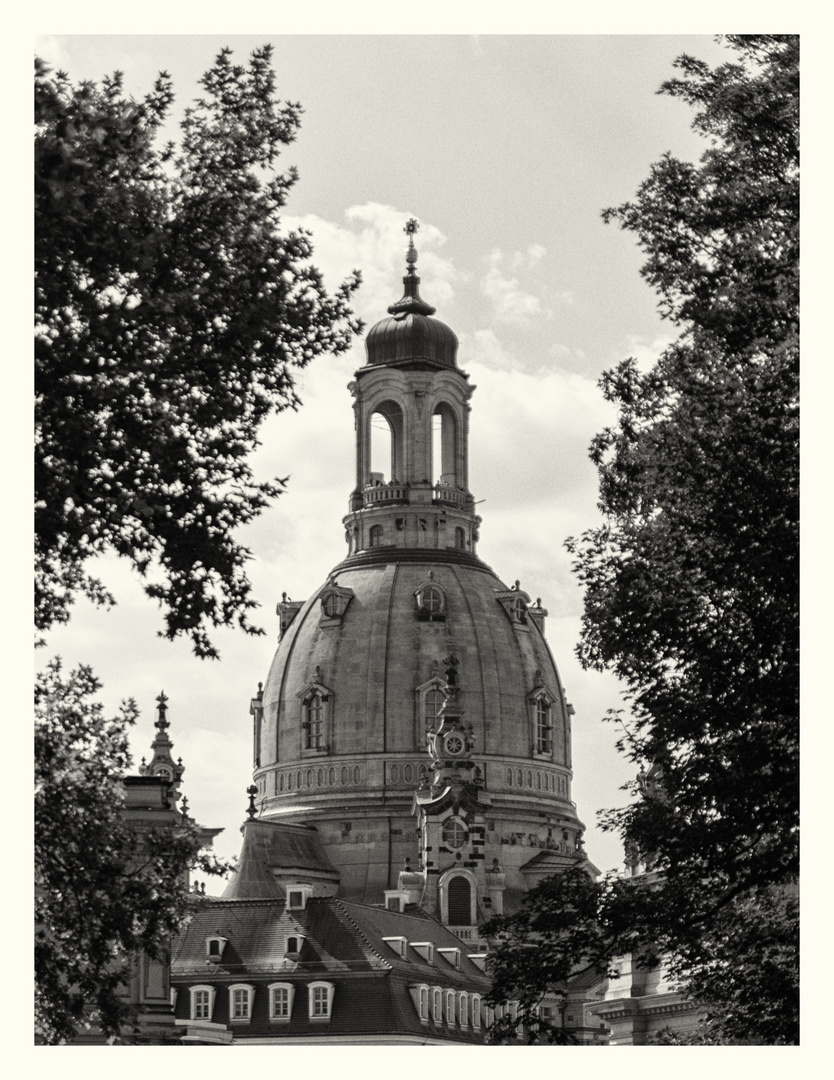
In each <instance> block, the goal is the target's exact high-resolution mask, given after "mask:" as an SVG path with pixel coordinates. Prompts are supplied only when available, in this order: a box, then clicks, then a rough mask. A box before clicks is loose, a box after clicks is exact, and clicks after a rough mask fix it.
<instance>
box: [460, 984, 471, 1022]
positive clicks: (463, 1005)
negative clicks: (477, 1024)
mask: <svg viewBox="0 0 834 1080" xmlns="http://www.w3.org/2000/svg"><path fill="white" fill-rule="evenodd" d="M458 1023H459V1024H460V1026H461V1027H462V1028H465V1027H468V1026H469V994H467V992H466V991H465V990H461V991H460V992H459V993H458Z"/></svg>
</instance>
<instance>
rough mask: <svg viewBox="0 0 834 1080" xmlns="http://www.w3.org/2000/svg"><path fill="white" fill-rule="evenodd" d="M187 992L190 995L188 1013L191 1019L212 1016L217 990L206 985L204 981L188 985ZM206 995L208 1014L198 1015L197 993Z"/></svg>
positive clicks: (208, 1018) (205, 1018) (209, 1017)
mask: <svg viewBox="0 0 834 1080" xmlns="http://www.w3.org/2000/svg"><path fill="white" fill-rule="evenodd" d="M188 992H189V995H190V998H191V1000H190V1002H189V1010H188V1014H189V1017H190V1019H192V1020H208V1021H210V1020H211V1018H212V1017H213V1016H214V1003H215V1000H216V998H217V990H216V988H215V987H213V986H208V985H207V984H205V983H199V984H198V985H197V986H189V988H188ZM200 994H207V995H208V1006H207V1007H208V1016H198V1009H199V1007H200V1006H199V1003H198V1000H197V997H198V995H200Z"/></svg>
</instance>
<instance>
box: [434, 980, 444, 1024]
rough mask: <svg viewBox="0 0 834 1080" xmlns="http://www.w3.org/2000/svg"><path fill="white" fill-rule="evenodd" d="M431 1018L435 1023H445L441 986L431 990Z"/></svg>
mask: <svg viewBox="0 0 834 1080" xmlns="http://www.w3.org/2000/svg"><path fill="white" fill-rule="evenodd" d="M431 1018H432V1020H434V1022H435V1024H442V1023H443V991H442V990H441V989H440V987H439V986H435V987H434V989H433V990H432V992H431Z"/></svg>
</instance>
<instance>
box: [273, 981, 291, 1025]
mask: <svg viewBox="0 0 834 1080" xmlns="http://www.w3.org/2000/svg"><path fill="white" fill-rule="evenodd" d="M267 989H268V990H269V1022H270V1023H271V1024H288V1023H289V1022H290V1020H291V1019H292V1006H293V999H294V997H295V986H294V984H293V983H288V982H277V983H270V984H269V986H268V987H267ZM279 991H282V992H285V993H286V1006H287V1012H286V1016H276V1015H275V1002H276V999H277V996H278V992H279Z"/></svg>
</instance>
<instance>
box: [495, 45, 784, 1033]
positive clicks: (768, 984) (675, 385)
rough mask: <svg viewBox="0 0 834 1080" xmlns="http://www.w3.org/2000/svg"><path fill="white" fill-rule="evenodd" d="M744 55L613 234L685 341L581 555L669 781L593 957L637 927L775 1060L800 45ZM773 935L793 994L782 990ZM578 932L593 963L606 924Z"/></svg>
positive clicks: (605, 445) (596, 651)
mask: <svg viewBox="0 0 834 1080" xmlns="http://www.w3.org/2000/svg"><path fill="white" fill-rule="evenodd" d="M727 41H728V44H729V45H730V47H731V48H732V49H733V50H734V53H735V58H734V60H733V61H732V62H729V63H726V64H723V65H721V66H719V67H718V68H716V69H715V70H711V69H710V68H709V67H708V66H707V65H706V64H704V63H702V62H700V61H698V60H695V59H693V58H691V57H687V56H684V57H681V58H679V59H678V61H677V63H676V66H677V68H678V70H679V72H680V77H677V78H674V79H672V80H670V81H669V82H667V83H665V84H664V85H663V87H662V88H661V91H662V92H663V93H666V94H670V95H672V96H674V97H677V98H680V99H682V100H683V101H685V102H687V103H688V104H690V105H691V106H693V107H694V108H695V109H696V114H695V120H694V127H695V128H696V130H698V131H700V132H701V133H702V134H704V135H705V136H706V137H707V138H708V139H709V140H710V148H709V149H708V150H707V151H706V152H705V154H704V155H703V157H702V158H701V160H700V162H699V163H698V164H692V163H690V162H685V161H679V160H677V159H675V158H674V157H672V156H671V155H666V156H665V157H663V158H662V159H661V160H660V161H659V162H657V163H655V164H654V165H653V166H652V168H651V172H650V175H649V176H648V178H647V179H646V180H645V182H644V183H643V184H642V185H641V187H640V189H639V191H638V193H637V196H636V198H635V199H634V200H633V201H631V202H627V203H625V204H623V205H622V206H619V207H617V208H614V209H611V210H608V211H606V213H605V215H604V216H605V219H606V220H608V221H616V222H618V223H619V224H620V226H621V227H622V228H624V229H626V230H628V231H630V232H632V233H634V234H635V235H636V236H637V239H638V242H639V244H640V246H641V248H642V249H643V251H644V253H645V254H646V257H647V258H646V262H645V265H644V267H643V270H642V273H643V275H644V277H645V278H646V279H647V281H648V282H649V283H650V284H651V285H652V286H653V287H654V288H655V290H656V291H657V292H658V294H659V296H660V307H661V311H662V313H663V314H664V316H665V317H666V318H668V319H670V320H671V321H673V322H674V323H675V324H676V325H678V326H680V327H681V335H680V337H679V338H678V340H677V341H676V342H675V343H674V344H673V345H671V346H670V347H669V348H668V349H666V350H665V352H664V353H663V354H662V355H661V356H660V358H659V359H658V361H657V363H656V364H655V365H654V366H653V367H652V368H651V369H650V370H648V371H644V370H641V369H640V367H639V366H638V364H637V362H636V361H635V360H633V359H630V360H626V361H624V362H622V363H621V364H620V365H619V366H618V367H617V368H616V369H614V370H613V371H610V372H607V373H606V374H605V375H604V377H603V380H602V384H601V385H602V389H603V392H604V395H605V397H606V398H607V399H608V400H609V401H611V402H613V403H614V404H615V405H616V407H617V409H618V422H617V424H616V426H614V427H612V428H609V429H607V430H605V431H604V432H602V433H601V434H600V435H599V436H597V437H596V438H595V440H594V442H593V444H592V447H591V457H592V460H593V461H594V463H595V464H596V466H597V468H598V470H599V477H600V498H599V506H600V509H601V511H602V514H603V519H604V520H603V524H602V525H600V526H599V527H597V528H594V529H591V530H589V531H587V532H585V533H584V534H583V535H582V536H581V537H579V538H574V539H571V540H570V541H568V547H569V550H570V551H571V552H572V553H573V555H574V556H575V569H576V571H577V573H578V575H579V578H580V580H581V581H582V582H583V583H584V585H585V610H584V617H583V627H582V637H581V642H580V644H579V646H578V655H579V657H580V660H581V662H582V663H583V665H584V666H586V667H593V668H597V669H603V668H607V669H609V670H612V671H614V672H615V673H616V674H617V675H618V676H619V678H620V679H621V680H622V682H623V684H624V686H625V688H626V695H627V698H628V699H629V704H630V707H631V713H632V718H633V719H632V723H631V726H630V729H629V732H628V735H627V737H624V738H622V739H621V740H620V743H619V748H620V749H621V751H623V752H624V753H625V754H626V755H627V756H628V757H629V758H630V759H631V760H632V761H634V762H635V769H636V768H637V766H638V765H640V766H641V767H642V765H643V764H648V765H650V766H651V770H650V775H653V776H654V777H655V778H657V779H659V781H660V782H659V784H655V785H651V784H647V783H646V782H645V777H641V779H640V782H639V783H635V784H634V785H633V786H632V787H633V790H632V794H633V796H634V798H633V801H632V802H631V803H630V805H629V806H627V807H625V808H623V809H619V810H615V811H610V812H608V813H607V815H606V817H605V821H604V823H605V826H606V827H607V828H609V829H613V830H616V831H618V832H619V833H620V835H621V836H622V837H623V839H624V840H625V841H626V843H627V845H628V846H629V847H631V848H636V849H638V850H639V851H640V852H642V853H643V857H644V859H647V860H648V861H649V863H650V866H651V867H652V868H653V870H654V871H655V872H654V873H652V874H651V875H648V876H647V877H646V878H645V879H642V881H641V879H640V878H636V879H632V880H631V882H629V884H628V888H627V889H625V891H624V890H623V889H613V890H612V889H610V888H609V887H608V886H607V885H605V884H603V885H601V886H600V892H599V903H600V905H601V912H602V914H600V915H599V916H598V919H597V923H596V924H595V925H597V926H598V927H600V928H601V929H602V931H603V932H604V935H605V936H606V937H607V940H608V942H609V946H610V947H609V948H608V950H607V952H606V951H605V950H602V952H601V953H600V951H599V950H597V952H596V953H595V954H593V955H599V956H600V958H601V959H600V962H601V963H602V965H603V968H602V970H603V971H604V965H605V963H606V962H607V960H608V959H610V957H611V956H612V955H614V953H613V952H612V949H614V950H616V949H621V948H623V947H624V944H625V942H626V939H627V938H628V935H629V933H631V932H632V931H633V930H635V929H636V930H638V931H640V933H641V934H643V935H644V937H643V941H644V944H650V945H652V947H653V949H654V951H655V952H656V951H657V949H667V950H670V951H671V952H672V953H674V954H675V956H676V960H675V964H676V967H675V970H676V972H677V974H678V975H679V976H680V978H681V979H682V980H683V981H684V983H685V984H686V986H687V988H688V992H689V993H690V994H691V995H692V996H693V997H694V998H695V999H696V1000H697V1001H699V1002H704V1003H706V1004H707V1006H709V1003H710V1002H712V1003H714V1005H715V1008H714V1009H713V1010H712V1012H713V1013H714V1014H715V1015H714V1016H713V1021H712V1031H713V1034H715V1033H716V1032H718V1033H721V1032H723V1033H724V1034H726V1035H727V1037H728V1038H732V1039H733V1040H735V1041H745V1039H746V1038H749V1041H758V1040H759V1039H760V1038H762V1037H763V1035H764V1034H765V1033H764V1032H763V1031H762V1027H761V1025H760V1024H759V1023H758V1022H757V1020H756V1018H755V1016H754V1015H753V1013H754V1011H755V1010H751V1009H750V1008H749V1007H748V1006H749V1003H750V1000H752V997H753V996H754V995H755V996H758V999H759V1005H758V1008H759V1012H760V1014H761V1015H762V1016H766V1017H768V1018H769V1020H770V1021H771V1027H770V1037H769V1038H766V1039H765V1041H769V1042H795V1041H797V1037H798V1035H797V1032H798V1027H797V1011H796V978H795V975H796V972H795V954H796V920H795V915H796V905H795V902H794V901H793V900H791V899H789V898H790V896H791V895H792V893H791V889H792V883H793V881H794V880H795V877H796V874H797V872H798V837H797V830H798V789H797V781H798V416H797V409H798V78H799V76H798V39H797V38H795V37H792V36H787V35H776V36H768V37H764V36H757V37H738V36H733V37H729V38H728V39H727ZM550 887H551V888H552V889H553V890H556V891H555V892H554V893H553V897H554V900H553V902H554V903H555V902H558V897H559V892H558V890H559V888H560V887H559V886H557V885H556V884H555V883H554V884H553V885H552V886H550ZM632 895H639V896H640V899H641V904H642V909H641V910H637V909H639V908H640V905H637V906H636V907H635V905H634V904H633V903H632V901H631V900H630V899H629V900H628V902H626V901H625V900H624V898H625V897H627V896H628V897H630V896H632ZM777 908H778V912H779V915H778V917H777V916H776V915H774V911H775V910H776V909H777ZM754 913H755V921H756V922H757V923H758V926H759V927H764V928H765V929H763V930H762V931H761V933H759V934H758V937H757V938H756V940H755V941H754V939H753V935H751V934H750V932H749V931H750V924H751V919H752V918H753V914H754ZM502 925H503V924H502ZM771 931H772V934H773V942H774V948H773V950H772V951H773V954H774V965H775V967H776V968H778V969H779V972H780V974H779V975H778V977H773V978H768V979H763V978H761V976H760V972H759V969H758V968H757V965H756V961H755V957H756V955H757V953H761V951H762V950H765V951H766V950H767V948H768V947H769V946H768V942H769V940H770V938H769V936H768V935H769V934H770V933H771ZM566 933H567V936H568V945H567V946H566V948H567V949H568V951H570V949H572V950H573V956H574V960H575V962H577V963H579V962H584V958H585V957H586V953H585V951H584V950H585V936H586V935H587V933H588V929H587V926H586V917H585V916H584V915H582V914H580V915H578V916H577V918H576V921H575V923H574V924H573V929H572V930H569V931H567V932H566ZM624 935H625V937H624ZM777 942H778V944H776V943H777ZM588 955H592V954H588ZM730 958H734V960H735V964H736V966H735V970H734V973H733V976H732V978H729V977H728V974H727V972H728V964H730V966H732V962H733V961H732V960H731V959H730ZM655 959H656V957H655ZM647 962H651V958H649V959H648V960H647ZM559 971H561V968H559V969H557V970H556V972H555V975H558V974H559ZM554 977H555V976H554ZM559 977H561V976H559ZM730 983H731V984H732V986H730ZM505 989H507V987H505ZM745 998H746V999H747V1005H744V1004H742V999H745ZM722 1010H723V1012H722ZM708 1011H709V1008H708ZM722 1015H723V1017H724V1021H726V1023H723V1022H722V1020H721V1016H722ZM731 1015H732V1017H733V1018H734V1019H733V1020H732V1021H730V1020H729V1019H728V1017H730V1016H731ZM777 1017H778V1018H780V1019H778V1020H777ZM722 1023H723V1027H722Z"/></svg>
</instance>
